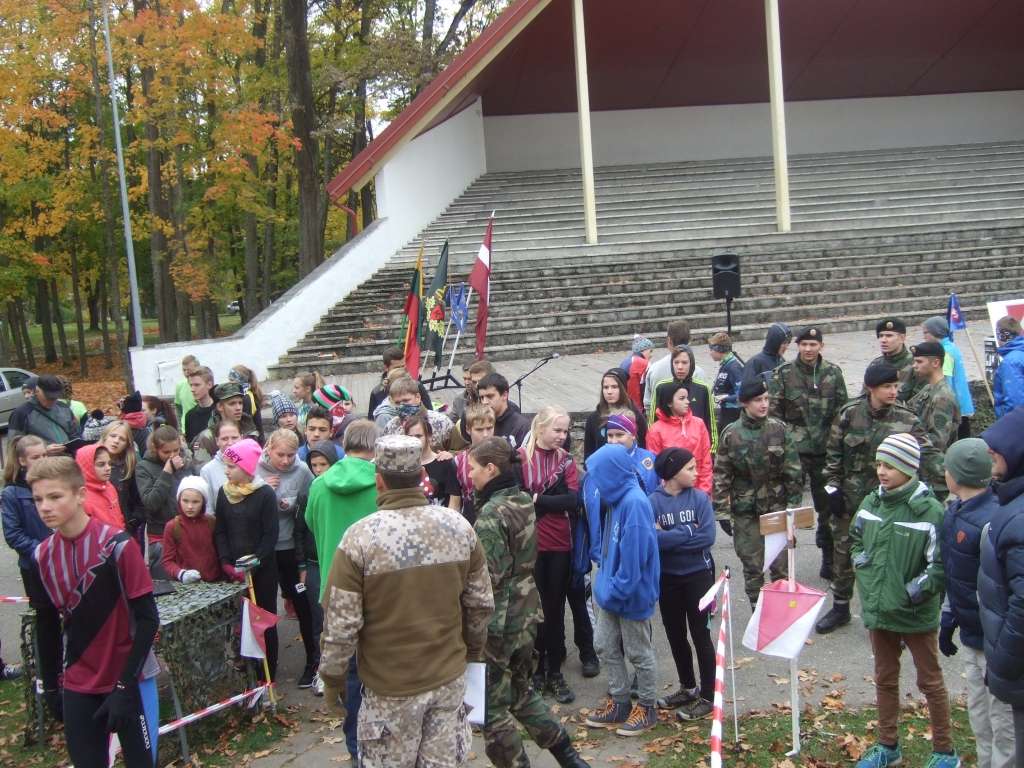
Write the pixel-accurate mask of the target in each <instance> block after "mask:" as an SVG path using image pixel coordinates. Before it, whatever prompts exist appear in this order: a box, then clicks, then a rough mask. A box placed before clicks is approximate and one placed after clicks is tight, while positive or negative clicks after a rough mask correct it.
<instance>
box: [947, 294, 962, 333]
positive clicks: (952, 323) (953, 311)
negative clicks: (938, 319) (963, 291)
mask: <svg viewBox="0 0 1024 768" xmlns="http://www.w3.org/2000/svg"><path fill="white" fill-rule="evenodd" d="M946 320H947V322H948V323H949V338H953V331H966V330H967V321H966V320H964V313H963V312H961V311H960V299H959V298H958V297H957V295H956V294H955V293H951V294H949V305H948V306H947V307H946Z"/></svg>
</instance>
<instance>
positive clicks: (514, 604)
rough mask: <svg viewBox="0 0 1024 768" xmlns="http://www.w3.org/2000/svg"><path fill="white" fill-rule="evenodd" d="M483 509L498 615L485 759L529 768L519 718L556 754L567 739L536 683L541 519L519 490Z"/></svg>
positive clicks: (491, 646) (493, 628)
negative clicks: (558, 745) (536, 576)
mask: <svg viewBox="0 0 1024 768" xmlns="http://www.w3.org/2000/svg"><path fill="white" fill-rule="evenodd" d="M478 499H479V497H478ZM478 503H479V502H478ZM479 509H480V511H479V516H478V517H477V520H476V523H475V524H474V526H473V527H474V528H475V530H476V533H477V536H478V537H479V539H480V545H481V546H482V547H483V549H484V555H485V556H486V558H487V570H488V572H489V573H490V576H491V586H492V589H493V591H494V614H493V615H492V617H491V623H490V626H489V627H488V628H487V645H486V646H485V651H484V653H485V656H486V658H487V693H486V696H487V712H486V717H485V720H484V740H485V741H486V743H487V757H488V758H489V759H490V761H491V763H493V764H494V765H495V766H497V767H498V768H512V767H513V766H516V767H519V768H526V766H529V765H530V761H529V759H528V758H527V756H526V750H525V749H524V748H523V740H522V738H520V736H519V729H518V728H517V726H516V722H515V721H516V720H518V721H519V722H520V723H522V725H523V727H525V728H526V732H527V733H528V734H529V735H530V738H532V739H533V740H534V741H535V742H536V743H537V745H538V746H539V747H541V748H543V749H550V748H551V747H552V746H553V745H554V744H555V743H556V742H557V741H558V740H559V738H560V737H561V736H562V734H563V729H562V726H561V725H560V724H559V722H558V721H557V720H556V719H555V718H554V716H552V714H551V711H550V710H549V709H548V707H547V705H546V704H545V703H544V700H543V699H542V698H541V695H540V693H539V692H538V691H537V690H535V689H534V688H533V687H532V685H531V674H532V671H533V643H534V638H535V637H536V634H537V624H538V623H540V621H541V620H542V619H543V615H542V612H541V606H540V593H539V592H538V591H537V585H536V583H535V582H534V580H533V566H534V563H535V561H536V560H537V533H536V529H535V527H534V526H535V522H536V517H535V513H534V509H533V503H532V502H531V500H530V497H529V495H527V494H526V493H523V491H521V490H520V489H519V488H518V487H511V488H504V489H500V490H497V491H495V492H494V493H493V495H492V496H491V497H490V498H489V499H488V500H487V501H486V502H483V504H482V506H480V508H479ZM513 718H515V719H513Z"/></svg>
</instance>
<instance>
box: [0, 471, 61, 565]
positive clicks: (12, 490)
mask: <svg viewBox="0 0 1024 768" xmlns="http://www.w3.org/2000/svg"><path fill="white" fill-rule="evenodd" d="M2 506H3V525H4V539H6V541H7V544H8V545H9V546H10V547H11V549H13V550H14V551H15V552H17V553H18V567H19V568H21V569H22V570H23V571H28V570H31V569H32V568H34V567H35V560H33V559H32V554H33V553H34V552H35V549H36V547H37V546H38V545H39V542H41V541H42V540H43V539H46V538H49V536H50V534H51V533H52V531H51V530H50V529H49V528H47V527H46V524H45V523H44V522H43V521H42V518H40V517H39V512H38V511H37V510H36V503H35V502H34V501H33V500H32V491H31V490H30V489H29V487H28V486H27V485H25V470H21V471H20V472H19V473H18V479H17V481H16V482H14V483H12V484H11V485H8V486H7V487H6V488H4V490H3V494H2Z"/></svg>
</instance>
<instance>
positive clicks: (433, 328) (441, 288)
mask: <svg viewBox="0 0 1024 768" xmlns="http://www.w3.org/2000/svg"><path fill="white" fill-rule="evenodd" d="M447 287H448V241H447V240H445V241H444V246H443V247H442V248H441V256H440V258H439V259H438V260H437V269H435V270H434V278H433V279H432V280H431V281H430V287H429V288H428V289H427V293H426V295H425V297H424V299H423V310H422V312H421V319H420V327H421V328H422V329H423V330H424V332H425V333H426V336H427V338H426V341H427V346H429V347H430V349H432V350H434V367H435V368H438V367H440V365H441V354H442V352H443V351H444V332H445V330H446V329H445V322H444V297H445V293H446V289H447Z"/></svg>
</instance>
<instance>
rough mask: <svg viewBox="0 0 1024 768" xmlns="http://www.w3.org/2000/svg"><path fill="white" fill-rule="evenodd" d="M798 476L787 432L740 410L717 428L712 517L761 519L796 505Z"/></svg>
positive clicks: (801, 484) (798, 467)
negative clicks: (729, 421)
mask: <svg viewBox="0 0 1024 768" xmlns="http://www.w3.org/2000/svg"><path fill="white" fill-rule="evenodd" d="M803 492H804V473H803V467H802V466H801V464H800V455H799V454H798V453H797V452H796V443H794V442H793V436H792V434H791V433H790V430H789V429H788V428H787V427H786V425H785V424H783V423H782V422H781V421H779V420H778V419H773V418H771V417H770V416H769V417H767V418H764V419H753V418H751V417H750V416H748V415H747V412H746V411H743V412H742V413H741V414H740V418H739V419H737V420H736V421H734V422H733V423H732V424H730V425H729V426H727V427H726V428H725V429H724V430H722V438H721V440H720V441H719V444H718V456H717V458H716V459H715V475H714V490H713V492H712V494H711V497H712V498H713V499H714V507H715V517H716V518H717V519H719V520H721V519H723V518H728V517H730V516H731V515H748V516H749V515H752V516H757V515H763V514H765V513H766V512H778V511H779V510H782V509H786V508H787V507H795V506H797V505H798V504H799V503H800V499H801V498H802V497H803Z"/></svg>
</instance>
